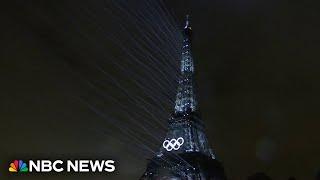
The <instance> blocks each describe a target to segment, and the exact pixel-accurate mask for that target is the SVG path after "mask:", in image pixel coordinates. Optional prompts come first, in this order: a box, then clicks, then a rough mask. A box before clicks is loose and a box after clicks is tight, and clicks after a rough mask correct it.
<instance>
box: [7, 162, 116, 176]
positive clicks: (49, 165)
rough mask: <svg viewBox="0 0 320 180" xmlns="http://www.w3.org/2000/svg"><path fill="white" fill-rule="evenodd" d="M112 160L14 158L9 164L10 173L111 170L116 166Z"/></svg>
mask: <svg viewBox="0 0 320 180" xmlns="http://www.w3.org/2000/svg"><path fill="white" fill-rule="evenodd" d="M114 163H115V162H114V161H113V160H67V161H66V162H64V161H62V160H55V161H51V160H36V161H34V160H29V161H28V164H27V163H25V162H24V161H23V160H14V161H13V162H11V163H10V165H9V172H11V173H26V172H57V173H60V172H64V171H66V172H77V173H81V172H108V173H110V172H113V171H115V169H116V167H115V165H114Z"/></svg>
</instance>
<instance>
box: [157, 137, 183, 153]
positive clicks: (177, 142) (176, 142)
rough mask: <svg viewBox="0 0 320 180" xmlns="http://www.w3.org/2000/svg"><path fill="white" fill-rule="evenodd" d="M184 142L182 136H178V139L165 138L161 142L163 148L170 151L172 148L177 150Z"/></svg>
mask: <svg viewBox="0 0 320 180" xmlns="http://www.w3.org/2000/svg"><path fill="white" fill-rule="evenodd" d="M183 143H184V139H183V138H182V137H179V138H178V139H171V140H170V141H169V140H165V141H163V143H162V146H163V148H165V149H166V150H167V151H172V150H178V149H180V147H181V146H182V144H183Z"/></svg>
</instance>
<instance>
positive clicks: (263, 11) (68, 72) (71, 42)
mask: <svg viewBox="0 0 320 180" xmlns="http://www.w3.org/2000/svg"><path fill="white" fill-rule="evenodd" d="M90 4H91V5H92V6H90V7H91V9H92V10H95V8H97V9H98V7H101V6H103V5H104V1H95V2H91V3H90ZM165 4H166V7H167V9H169V10H170V12H172V13H173V14H175V17H176V18H177V20H178V22H179V23H180V22H181V23H182V22H183V19H184V16H185V14H187V13H189V14H191V16H192V26H193V30H194V39H193V54H194V59H195V63H196V71H197V77H196V79H197V84H198V96H199V103H200V108H201V113H202V118H203V120H204V122H205V125H206V129H207V135H208V139H209V141H210V144H211V145H212V147H213V150H214V151H215V153H216V155H217V158H218V160H219V161H221V162H222V163H223V165H224V167H225V170H226V174H227V176H228V177H229V178H230V179H233V180H238V179H239V180H240V179H245V178H246V177H248V176H249V175H252V174H254V173H256V172H265V173H266V174H268V175H269V176H270V177H272V178H273V179H275V180H278V179H279V180H280V179H287V178H288V177H289V176H294V177H296V178H297V179H301V180H307V179H313V178H314V176H315V174H316V172H317V171H319V169H320V155H319V152H320V135H319V130H320V122H319V118H320V114H319V107H320V103H319V102H320V96H319V92H320V83H319V82H320V81H319V80H320V72H319V69H320V62H319V61H320V60H319V59H320V53H319V52H320V51H319V47H320V35H319V34H320V21H319V19H320V11H319V7H320V6H319V3H317V2H316V1H314V2H312V1H290V2H289V1H282V0H259V1H258V0H197V1H188V2H187V3H186V1H183V0H167V1H165ZM1 6H2V9H3V10H1V16H0V19H1V23H0V24H1V26H0V27H1V30H0V32H1V40H0V42H1V45H2V46H1V53H0V63H1V64H0V69H1V70H0V74H1V75H0V80H1V85H0V97H1V101H0V107H1V108H0V120H1V121H0V122H1V124H0V133H1V139H2V140H1V144H0V156H1V158H0V159H1V161H0V164H1V172H4V174H7V168H8V167H7V166H8V164H9V162H10V161H11V160H13V159H15V158H25V159H32V158H34V159H35V158H39V159H47V158H49V159H58V158H63V159H66V158H78V159H81V158H82V159H83V158H93V159H94V158H106V159H107V158H113V159H115V160H116V161H117V168H118V169H117V173H115V174H112V175H107V176H103V175H89V174H87V175H84V176H79V175H57V174H53V175H46V176H45V178H46V179H89V178H90V179H137V178H138V177H139V176H140V175H141V174H142V173H143V172H144V170H145V166H146V162H147V161H146V159H145V157H142V158H140V156H135V153H136V150H134V148H131V147H130V146H127V145H126V144H125V143H119V142H118V141H117V139H118V137H121V134H120V133H119V132H118V131H116V130H112V128H113V126H110V125H109V124H108V123H106V122H104V121H103V120H102V119H101V118H100V117H99V116H97V114H96V113H94V112H92V111H91V110H90V109H88V107H86V106H85V105H84V104H83V103H80V102H79V101H78V100H76V99H75V98H74V97H78V96H85V97H86V99H89V100H90V99H94V98H95V97H94V95H92V94H91V91H90V90H89V89H88V87H87V85H86V84H85V83H83V80H82V78H83V77H86V78H90V79H96V77H98V75H96V74H95V73H94V70H92V69H90V67H88V68H87V69H86V65H84V64H83V63H78V62H84V61H86V60H88V61H91V60H92V59H99V58H101V54H99V53H96V52H98V51H97V50H96V49H97V48H96V47H100V48H102V49H103V48H105V47H108V48H109V49H112V48H113V46H112V45H111V44H110V45H109V44H108V42H106V41H104V40H103V38H102V37H103V36H104V34H103V33H102V32H100V31H99V32H100V33H97V32H96V31H95V30H96V29H95V28H96V27H98V26H91V25H90V24H88V23H87V22H88V20H87V19H86V16H85V15H84V13H83V11H81V10H79V9H81V8H85V7H86V3H85V1H83V2H80V1H64V2H60V1H59V2H55V1H50V2H49V1H46V2H42V1H35V0H32V1H16V2H15V1H10V3H5V4H2V5H1ZM71 12H72V13H71ZM98 12H99V11H97V14H96V15H97V16H98V18H97V19H98V20H99V22H105V24H104V28H105V29H108V27H110V29H112V26H113V25H112V23H111V21H109V20H110V19H112V17H107V16H106V14H100V13H98ZM104 19H105V21H104ZM70 20H71V21H74V22H77V23H76V24H77V27H78V29H79V30H80V32H82V33H84V34H87V35H89V36H90V37H92V39H93V44H94V45H95V46H91V45H92V44H91V45H90V44H88V41H86V40H85V39H84V38H80V37H81V36H80V35H79V32H77V31H75V30H74V26H72V25H70V24H69V23H68V22H69V21H70ZM69 26H70V28H69ZM106 33H108V31H106ZM120 33H121V32H120ZM91 43H92V41H91ZM108 48H106V49H105V51H109V49H108ZM70 66H71V67H72V68H71V69H70ZM108 67H109V68H108ZM104 68H105V70H106V71H110V72H111V71H113V69H112V67H111V66H105V67H104ZM126 68H130V67H126ZM79 69H81V73H80V74H81V76H79V73H78V71H77V70H79ZM138 71H139V70H138ZM141 71H143V70H141ZM109 90H110V91H112V87H111V88H110V89H109ZM129 91H130V89H129ZM172 98H174V97H172ZM126 101H127V99H126V98H123V99H122V103H123V104H126V103H127V102H126ZM113 108H114V109H113V111H116V110H117V106H116V105H115V106H114V107H113ZM166 108H168V107H166ZM169 108H171V107H169ZM172 108H173V107H172ZM169 113H170V112H169V111H168V114H164V115H163V116H168V117H169ZM101 129H107V130H109V131H108V133H107V134H104V133H101V131H100V130H101ZM119 134H120V135H119ZM159 138H161V136H160V137H159ZM159 147H160V144H159ZM154 150H156V148H155V149H154ZM149 155H150V154H148V156H149ZM149 157H150V158H151V156H149ZM1 176H3V174H0V179H6V178H8V179H24V177H16V178H14V177H13V176H10V175H8V176H6V175H5V178H2V177H1ZM28 177H29V178H28ZM25 178H26V179H43V177H42V176H40V175H31V176H27V177H25Z"/></svg>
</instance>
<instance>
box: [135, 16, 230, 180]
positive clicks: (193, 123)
mask: <svg viewBox="0 0 320 180" xmlns="http://www.w3.org/2000/svg"><path fill="white" fill-rule="evenodd" d="M183 36H184V39H183V47H182V55H181V66H180V78H179V85H178V90H177V94H176V100H175V107H174V112H173V113H172V115H171V117H170V118H169V121H168V124H169V127H168V132H167V134H166V137H165V139H164V140H163V144H162V147H161V148H160V151H158V152H157V153H156V155H155V156H154V157H153V158H152V159H151V160H150V161H149V163H148V165H147V169H146V171H145V173H144V174H143V175H142V177H141V178H140V179H141V180H225V179H226V177H225V174H224V169H223V167H222V165H221V163H220V162H218V161H217V160H216V159H215V154H214V153H213V151H212V149H211V148H210V146H209V143H208V140H207V137H206V134H205V129H204V124H203V121H202V120H201V116H200V112H199V106H198V104H197V98H196V92H195V90H196V88H195V79H194V71H195V69H194V63H193V57H192V52H191V39H192V28H191V24H190V19H189V16H188V15H187V18H186V23H185V26H184V29H183Z"/></svg>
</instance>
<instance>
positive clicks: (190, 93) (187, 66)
mask: <svg viewBox="0 0 320 180" xmlns="http://www.w3.org/2000/svg"><path fill="white" fill-rule="evenodd" d="M191 35H192V28H191V23H190V16H189V15H187V16H186V21H185V26H184V29H183V46H182V54H181V62H180V78H179V85H178V91H177V95H176V101H175V113H176V114H183V113H186V112H193V111H196V110H197V101H196V95H195V85H194V64H193V57H192V52H191Z"/></svg>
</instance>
